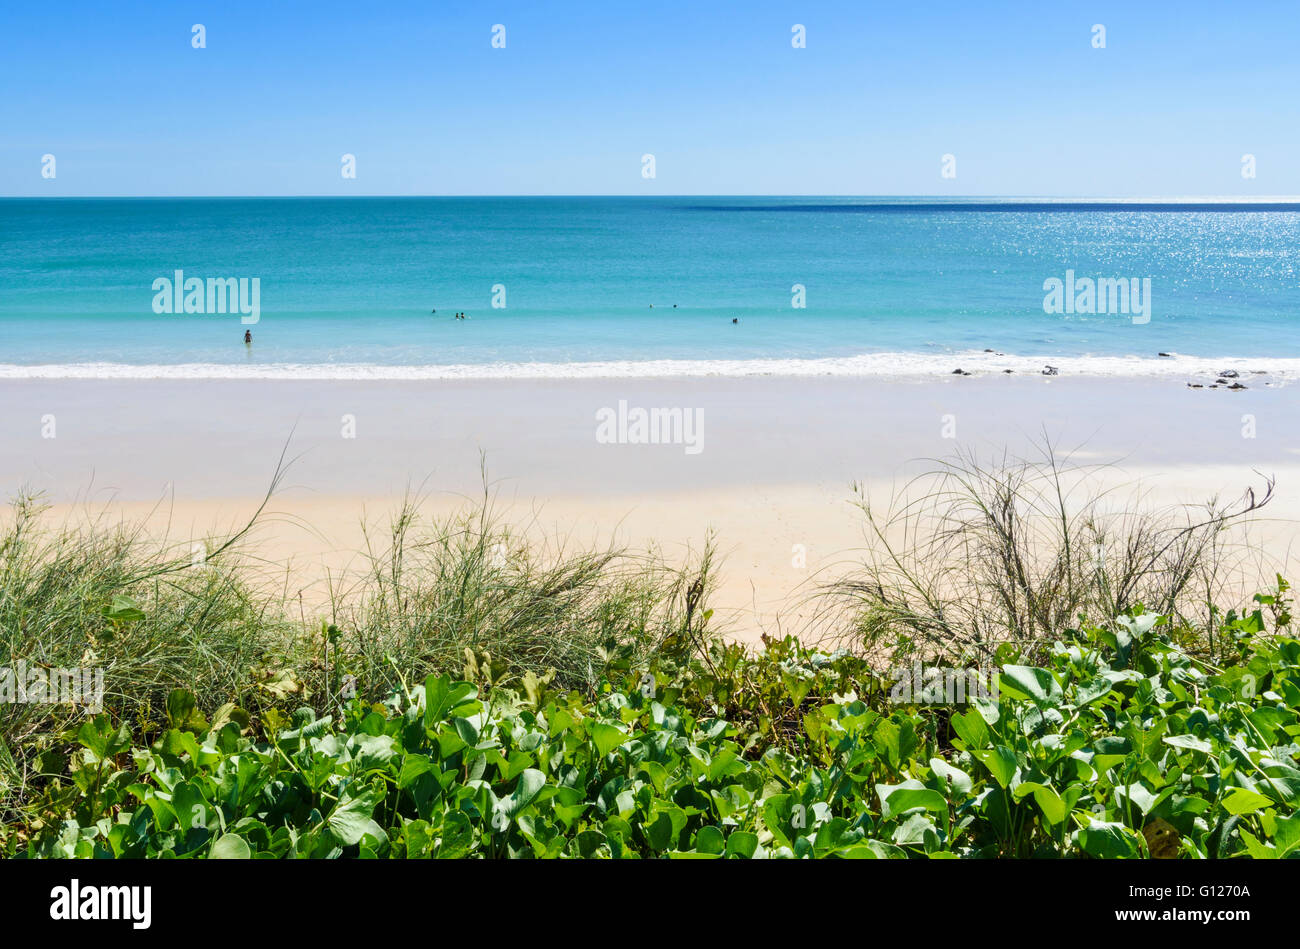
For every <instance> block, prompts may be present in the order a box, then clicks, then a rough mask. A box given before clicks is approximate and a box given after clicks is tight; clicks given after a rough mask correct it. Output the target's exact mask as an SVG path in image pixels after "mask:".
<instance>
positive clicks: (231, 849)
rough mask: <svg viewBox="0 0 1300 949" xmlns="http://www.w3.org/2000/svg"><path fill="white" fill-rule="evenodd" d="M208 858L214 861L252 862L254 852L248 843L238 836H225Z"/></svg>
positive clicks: (215, 845) (218, 841)
mask: <svg viewBox="0 0 1300 949" xmlns="http://www.w3.org/2000/svg"><path fill="white" fill-rule="evenodd" d="M208 856H209V858H211V859H213V860H250V859H252V856H253V851H252V850H251V849H250V848H249V846H248V841H246V840H244V838H243V837H240V836H239V835H238V834H223V835H222V836H221V838H220V839H219V840H217V842H216V843H214V844H213V845H212V851H211V852H210V853H209V854H208Z"/></svg>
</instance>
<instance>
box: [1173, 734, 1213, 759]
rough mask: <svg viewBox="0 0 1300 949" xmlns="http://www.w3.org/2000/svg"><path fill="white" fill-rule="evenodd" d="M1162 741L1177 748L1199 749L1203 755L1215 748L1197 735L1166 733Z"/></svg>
mask: <svg viewBox="0 0 1300 949" xmlns="http://www.w3.org/2000/svg"><path fill="white" fill-rule="evenodd" d="M1161 741H1163V742H1164V743H1165V744H1166V745H1173V746H1174V747H1175V748H1186V749H1188V750H1189V751H1199V752H1200V753H1201V754H1203V755H1208V754H1210V752H1212V751H1213V750H1214V749H1213V748H1212V747H1211V745H1210V743H1209V742H1208V741H1205V740H1204V739H1203V738H1197V737H1196V736H1195V735H1165V736H1164V738H1162V739H1161Z"/></svg>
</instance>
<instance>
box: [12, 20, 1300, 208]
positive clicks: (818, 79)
mask: <svg viewBox="0 0 1300 949" xmlns="http://www.w3.org/2000/svg"><path fill="white" fill-rule="evenodd" d="M195 23H202V24H204V26H205V27H206V30H207V48H206V49H194V48H192V46H191V26H192V25H193V24H195ZM496 23H501V24H504V25H505V27H506V47H505V49H493V48H492V46H491V30H492V26H493V24H496ZM795 23H801V24H804V25H805V26H806V28H807V48H806V49H793V48H792V47H791V44H790V37H791V33H790V29H791V26H792V25H793V24H795ZM1094 23H1102V24H1104V25H1105V27H1106V48H1105V49H1094V48H1093V47H1092V44H1091V37H1092V33H1091V29H1092V25H1093V24H1094ZM1298 42H1300V3H1297V2H1295V0H1286V2H1273V0H1251V2H1244V3H1227V2H1222V0H1218V2H1187V0H1178V2H1174V0H1151V2H1145V3H1134V2H1109V0H1094V2H1072V0H1063V2H1061V0H1036V2H978V3H977V2H974V0H971V2H967V3H950V2H935V0H929V2H923V3H922V2H918V3H888V4H886V3H865V2H862V0H843V2H803V0H787V2H766V0H759V2H728V3H720V2H719V3H709V2H705V0H694V2H675V0H649V2H632V0H605V2H601V3H585V2H584V3H576V2H566V3H558V2H547V0H530V2H524V3H515V2H504V3H450V2H436V0H421V2H411V3H406V2H373V0H372V2H346V3H335V2H329V0H327V2H320V0H317V2H311V3H297V2H281V0H258V2H255V3H253V2H243V0H221V2H219V0H211V2H208V3H194V2H187V0H182V2H177V0H169V2H157V3H144V2H139V3H133V2H131V0H125V2H111V3H106V2H103V0H96V2H91V3H58V4H53V3H25V2H20V0H6V2H4V3H3V5H2V6H0V194H3V195H47V194H49V195H56V194H57V195H231V194H236V195H238V194H248V195H282V194H937V195H942V194H972V195H993V194H1007V195H1094V196H1100V195H1164V196H1177V195H1220V194H1223V195H1261V196H1262V195H1280V194H1296V193H1300V54H1298V53H1297V43H1298ZM1248 152H1249V153H1252V154H1254V155H1255V156H1256V159H1257V163H1258V164H1257V168H1258V177H1257V178H1256V179H1254V180H1245V179H1243V178H1242V176H1241V172H1240V169H1241V156H1242V155H1243V154H1244V153H1248ZM46 153H50V154H53V155H55V157H56V162H57V165H56V168H57V177H56V178H55V179H53V180H49V179H44V178H42V177H41V174H40V170H41V156H42V155H44V154H46ZM344 153H352V154H354V155H356V159H357V177H356V179H355V180H351V181H349V180H344V179H343V178H342V177H341V175H340V172H339V169H340V157H341V156H342V155H343V154H344ZM644 153H652V154H654V155H655V158H656V173H657V174H656V177H655V178H654V179H653V180H646V179H644V178H642V176H641V156H642V154H644ZM945 153H951V154H954V155H955V156H956V158H957V177H956V178H955V179H953V180H945V179H943V178H942V177H941V176H940V159H941V156H942V155H944V154H945Z"/></svg>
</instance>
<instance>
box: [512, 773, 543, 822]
mask: <svg viewBox="0 0 1300 949" xmlns="http://www.w3.org/2000/svg"><path fill="white" fill-rule="evenodd" d="M545 786H546V775H544V774H543V773H542V772H540V771H538V770H537V769H536V768H525V769H524V770H523V771H522V772H521V773H520V775H519V781H518V782H517V783H516V784H515V789H514V791H513V792H512V793H511V795H510V796H509V797H507V798H506V800H505V804H504V805H503V806H504V808H505V812H506V816H508V817H510V818H511V819H513V818H515V817H516V816H518V814H519V812H520V811H522V810H523V809H524V808H525V807H527V806H528V805H529V804H531V803H533V799H534V798H536V797H537V795H538V794H539V793H540V792H541V790H542V788H544V787H545Z"/></svg>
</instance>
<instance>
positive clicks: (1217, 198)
mask: <svg viewBox="0 0 1300 949" xmlns="http://www.w3.org/2000/svg"><path fill="white" fill-rule="evenodd" d="M322 198H330V199H334V198H337V199H340V200H354V199H362V200H364V199H371V198H390V199H391V198H415V199H427V198H437V199H451V198H469V199H484V198H488V199H490V198H502V199H508V198H645V199H651V200H656V199H699V198H745V199H754V198H803V199H822V200H863V201H897V200H924V201H931V202H936V203H942V202H958V201H965V202H981V201H984V202H987V201H997V202H1020V203H1024V204H1044V203H1053V204H1056V203H1059V204H1071V203H1073V204H1088V203H1093V204H1117V205H1120V204H1160V205H1181V204H1224V205H1234V204H1235V205H1278V204H1300V194H1297V195H1261V196H1259V197H1248V196H1242V195H1214V194H1209V195H1178V196H1165V195H1134V196H1119V195H1050V194H1038V195H1013V194H960V195H951V194H950V195H943V194H919V193H917V194H797V193H795V194H775V193H772V194H741V193H735V194H726V193H703V192H696V193H681V194H640V193H636V194H633V193H601V194H595V193H554V192H546V193H538V192H535V193H524V192H521V193H517V194H385V193H375V194H324V193H311V194H308V193H303V194H50V195H38V194H3V195H0V200H5V201H10V200H15V201H49V200H73V201H91V200H102V201H119V200H158V201H169V200H234V201H243V200H295V199H307V200H314V199H322Z"/></svg>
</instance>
